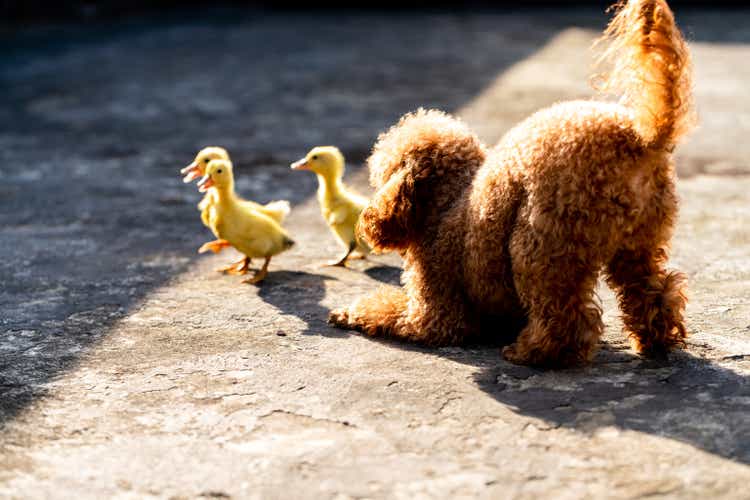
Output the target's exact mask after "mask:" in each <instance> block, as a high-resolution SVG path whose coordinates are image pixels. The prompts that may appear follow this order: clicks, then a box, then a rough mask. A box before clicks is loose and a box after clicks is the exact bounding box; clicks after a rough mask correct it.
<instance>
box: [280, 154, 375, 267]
mask: <svg viewBox="0 0 750 500" xmlns="http://www.w3.org/2000/svg"><path fill="white" fill-rule="evenodd" d="M292 168H293V169H295V170H310V171H312V172H315V174H316V175H317V176H318V184H319V187H318V202H319V203H320V212H321V214H322V215H323V218H324V219H325V221H326V224H328V227H329V228H330V229H331V232H332V233H333V234H334V235H335V236H336V238H337V239H338V240H339V241H340V242H341V243H342V245H343V246H344V248H345V249H346V254H345V255H344V256H343V257H342V258H341V260H339V261H338V262H336V265H343V264H344V263H345V262H346V260H347V259H348V258H349V255H350V254H351V253H352V252H353V251H357V252H359V253H360V254H362V255H363V256H365V255H367V254H368V253H370V248H369V247H368V246H367V244H366V243H365V242H364V241H363V240H361V239H360V238H359V237H358V236H357V233H356V227H357V221H358V220H359V216H360V214H361V213H362V211H363V210H364V209H365V207H366V206H367V203H368V200H367V198H365V197H363V196H360V195H358V194H356V193H354V192H352V191H350V190H349V189H348V188H347V187H346V186H345V185H344V183H343V181H342V177H343V175H344V156H343V155H342V154H341V152H340V151H339V150H338V148H336V147H333V146H319V147H316V148H313V149H312V150H310V152H309V153H307V155H306V156H305V157H304V158H302V159H301V160H299V161H297V162H295V163H293V164H292Z"/></svg>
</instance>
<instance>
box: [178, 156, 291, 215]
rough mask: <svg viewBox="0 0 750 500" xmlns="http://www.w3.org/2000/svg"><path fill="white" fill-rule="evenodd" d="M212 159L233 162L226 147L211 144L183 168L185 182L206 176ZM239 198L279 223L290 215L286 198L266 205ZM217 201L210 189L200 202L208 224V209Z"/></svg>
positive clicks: (200, 208)
mask: <svg viewBox="0 0 750 500" xmlns="http://www.w3.org/2000/svg"><path fill="white" fill-rule="evenodd" d="M211 160H225V161H228V162H231V160H230V159H229V153H228V152H227V150H226V149H224V148H220V147H218V146H209V147H207V148H203V149H201V150H200V151H199V152H198V154H197V155H196V156H195V159H194V160H193V163H191V164H190V165H188V166H187V167H185V168H183V169H182V173H183V174H185V178H184V179H183V180H184V181H185V182H190V181H192V180H194V179H197V178H200V177H201V176H204V175H205V174H206V167H207V166H208V163H209V162H210V161H211ZM237 199H238V202H239V203H241V204H243V205H245V206H246V207H248V208H250V209H253V210H256V211H258V212H260V213H262V214H264V215H267V216H268V217H270V218H272V219H273V220H275V221H276V222H278V223H279V224H281V223H282V222H284V219H286V216H287V215H289V210H290V207H289V202H288V201H286V200H278V201H272V202H270V203H267V204H265V205H261V204H260V203H255V202H254V201H250V200H243V199H241V198H239V197H237ZM215 201H216V200H215V193H214V191H213V190H209V191H208V192H207V193H206V195H205V196H204V197H203V199H202V200H201V202H200V203H198V209H199V210H200V211H201V220H203V223H204V224H206V225H208V221H207V220H206V217H208V211H207V209H208V207H209V206H210V205H211V204H212V203H214V202H215Z"/></svg>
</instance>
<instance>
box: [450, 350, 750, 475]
mask: <svg viewBox="0 0 750 500" xmlns="http://www.w3.org/2000/svg"><path fill="white" fill-rule="evenodd" d="M436 354H437V355H439V356H443V357H447V358H449V359H451V360H454V361H457V362H460V363H465V364H471V365H474V366H477V367H479V371H478V372H477V373H476V374H475V376H474V379H475V382H476V383H477V386H478V387H479V388H480V389H482V390H483V391H484V392H486V393H487V394H489V395H491V396H492V397H493V398H495V399H496V400H497V401H498V402H500V403H502V404H503V405H506V406H508V407H510V408H512V409H514V411H516V412H517V413H519V414H522V415H526V416H530V417H534V418H537V419H542V420H544V421H545V422H547V423H548V424H549V426H550V427H552V428H558V427H563V428H569V429H573V430H576V431H579V432H582V433H584V434H587V435H590V434H593V433H594V432H596V431H597V430H598V429H601V428H604V427H608V426H611V427H614V428H617V429H620V430H630V431H638V432H644V433H647V434H652V435H655V436H660V437H665V438H670V439H674V440H677V441H681V442H683V443H687V444H690V445H692V446H695V447H696V448H700V449H702V450H704V451H707V452H709V453H713V454H715V455H718V456H721V457H723V458H726V459H729V460H733V461H736V462H739V463H743V464H750V425H749V424H748V415H749V414H750V398H748V397H747V394H750V383H749V382H748V377H747V376H746V375H742V374H741V373H738V372H735V371H733V370H732V369H730V368H728V367H725V366H722V365H721V364H718V363H717V362H716V361H712V360H709V359H706V358H701V357H697V356H694V355H692V354H690V353H689V352H687V351H678V352H675V353H672V354H671V355H670V357H669V360H666V361H653V360H648V359H644V358H641V357H640V356H638V355H637V354H635V353H634V352H633V351H632V350H631V349H630V346H629V344H628V343H627V341H626V340H624V339H623V340H622V341H618V342H603V343H602V344H601V345H600V350H599V352H598V353H597V355H596V357H595V359H594V360H593V362H592V363H591V364H590V365H589V366H587V367H584V368H578V369H568V370H538V369H534V368H529V367H524V366H518V365H513V364H511V363H508V362H506V361H503V360H501V358H500V352H499V349H498V348H497V347H495V346H493V347H487V346H475V347H468V348H465V349H464V348H446V349H438V350H437V352H436ZM742 360H750V355H742V356H732V357H729V358H727V359H726V361H727V362H728V363H731V362H736V361H742Z"/></svg>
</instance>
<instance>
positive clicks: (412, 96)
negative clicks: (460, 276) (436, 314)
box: [0, 11, 750, 499]
mask: <svg viewBox="0 0 750 500" xmlns="http://www.w3.org/2000/svg"><path fill="white" fill-rule="evenodd" d="M677 14H678V18H679V19H680V21H681V22H682V25H683V27H684V28H685V31H686V32H687V33H688V35H689V37H690V39H691V40H692V41H693V45H692V46H693V51H694V56H695V71H696V94H697V102H698V105H699V109H700V113H701V123H702V126H701V128H700V129H699V130H697V131H696V132H695V133H694V134H693V136H692V138H691V139H690V141H689V142H688V143H687V144H685V145H684V146H682V147H681V148H680V149H679V151H678V161H679V172H680V177H681V179H680V183H679V186H680V194H681V197H682V213H681V218H680V222H679V226H678V227H677V231H676V237H675V241H674V252H673V259H672V265H673V266H675V267H678V268H681V269H682V270H684V271H685V272H687V273H688V275H689V277H690V283H691V302H690V306H689V309H688V317H689V324H690V331H691V337H690V341H689V345H688V349H687V350H686V351H685V352H680V353H676V354H674V355H673V356H672V357H671V358H670V360H669V361H668V362H665V363H657V362H652V361H646V360H643V359H640V358H639V357H637V356H635V355H634V354H633V352H632V351H631V350H630V349H629V346H628V343H627V340H626V339H625V338H624V337H623V335H622V334H621V332H620V324H619V320H618V318H617V310H616V307H615V304H614V302H613V300H612V296H611V294H610V293H609V291H608V290H606V288H605V287H602V289H601V297H602V300H603V303H604V307H605V311H606V314H605V320H606V324H607V330H606V336H605V338H604V341H603V342H602V345H601V349H600V352H599V354H598V355H597V357H596V359H595V360H594V362H593V364H592V365H591V366H589V367H587V368H582V369H576V370H566V371H557V372H543V371H537V370H533V369H528V368H521V367H516V366H513V365H510V364H508V363H505V362H503V361H501V360H500V357H499V352H498V348H497V347H486V346H474V347H467V348H460V349H459V348H450V349H437V350H435V349H424V348H420V347H415V346H410V345H404V344H398V343H392V342H380V341H374V340H370V339H367V338H363V337H361V336H359V335H356V334H350V333H347V332H343V331H339V330H334V329H331V328H329V327H328V326H327V325H326V322H325V319H326V314H327V312H328V310H329V309H330V308H331V307H335V306H337V305H340V304H343V303H346V302H348V301H350V300H351V299H353V298H355V297H357V296H359V295H360V294H362V293H365V292H366V291H367V290H369V289H371V288H372V287H374V286H376V285H378V284H379V283H381V282H386V283H397V282H398V279H399V270H400V269H399V265H400V264H399V261H398V259H397V258H396V257H393V256H385V257H377V258H374V259H372V261H370V262H358V263H356V264H354V265H353V266H352V268H351V269H348V270H347V269H331V268H321V267H320V263H321V262H323V261H325V260H327V259H330V258H332V257H333V256H334V255H335V254H336V253H337V252H338V251H339V249H338V247H337V245H336V243H335V241H334V240H333V238H332V237H331V235H330V234H329V233H328V232H327V231H326V229H325V227H324V225H323V222H322V219H321V217H320V215H319V213H318V208H317V205H316V202H315V200H314V196H313V195H314V190H315V187H316V183H315V179H314V178H313V177H312V176H311V175H308V174H307V173H304V172H291V171H289V169H288V164H289V163H290V162H291V161H293V160H295V159H297V158H298V157H299V156H301V155H302V154H303V153H305V152H306V150H307V149H308V148H309V147H311V146H313V145H317V144H321V143H328V144H337V145H339V146H340V147H341V148H342V150H343V151H344V153H345V154H346V156H347V158H348V160H349V170H348V179H349V180H350V182H352V183H354V184H356V185H358V186H359V188H360V190H361V191H363V192H367V187H366V183H365V172H364V170H363V169H362V168H361V166H362V164H363V162H364V159H365V158H366V156H367V153H368V151H369V148H370V147H371V145H372V143H373V142H374V140H375V138H376V137H377V134H378V133H379V132H380V131H382V130H383V129H384V128H385V127H387V126H388V125H389V124H391V123H393V122H394V121H395V120H396V119H397V118H398V117H399V115H401V114H402V113H404V112H406V111H409V110H413V109H415V108H417V107H419V106H426V107H440V108H442V109H445V110H448V111H451V112H454V113H457V114H459V115H461V116H462V117H464V118H465V119H466V120H467V121H468V122H469V124H470V125H471V126H472V127H474V128H475V129H476V130H478V131H479V132H480V133H481V135H482V137H483V138H484V139H485V140H486V141H487V142H488V143H492V142H494V141H495V140H497V139H498V138H499V137H500V135H501V134H502V133H503V132H504V131H505V130H507V129H508V128H509V127H510V126H511V125H512V124H513V123H515V122H516V121H517V120H519V119H521V118H523V117H524V116H525V115H527V114H528V113H530V112H532V111H534V110H535V109H538V108H540V107H542V106H545V105H548V104H550V103H553V102H555V101H557V100H561V99H566V98H570V97H584V96H588V95H590V91H589V89H588V86H587V73H588V68H589V62H590V61H591V54H590V52H589V45H590V43H591V41H592V40H593V38H594V37H595V35H596V33H597V32H598V31H599V30H600V29H601V28H602V26H603V25H604V23H605V16H604V15H603V14H602V13H600V12H594V11H580V12H578V11H567V12H562V11H527V12H525V13H511V12H505V13H502V12H500V13H492V12H481V13H475V14H469V13H461V14H456V13H440V12H437V11H434V12H425V13H419V12H413V13H407V14H400V15H395V14H387V13H383V14H376V13H371V14H336V13H334V12H329V13H327V14H317V15H311V14H294V13H283V14H282V13H261V12H255V11H230V12H205V11H195V12H188V13H186V14H185V15H184V16H183V17H181V18H179V19H166V20H165V19H158V20H157V19H130V20H123V21H122V22H121V23H119V24H117V25H114V24H113V25H98V26H78V27H52V28H44V29H41V28H38V29H34V30H30V31H24V32H21V33H18V34H15V35H6V37H5V38H4V39H3V40H2V43H3V48H2V49H1V51H0V90H2V92H0V177H1V178H2V182H0V497H4V498H5V497H8V498H63V497H66V498H147V497H158V498H196V497H201V496H203V497H214V498H226V497H233V498H285V499H286V498H386V497H388V498H424V497H437V498H451V499H453V498H462V497H481V498H603V497H611V498H635V497H653V498H678V497H679V498H738V499H739V498H748V489H747V484H748V482H749V481H750V467H749V466H748V464H750V384H748V373H750V232H749V230H748V225H747V224H748V221H749V220H750V164H749V163H748V158H750V94H748V92H747V89H748V88H750V66H748V64H747V61H748V58H750V45H748V43H750V32H748V31H747V29H746V27H747V26H748V25H749V23H750V13H748V12H742V11H733V12H731V13H726V12H718V11H716V12H713V11H686V12H678V13H677ZM209 144H217V145H223V146H225V147H227V148H228V149H229V150H230V152H231V153H232V154H233V159H234V161H235V165H236V172H237V175H238V190H239V191H240V192H241V193H242V194H243V195H245V196H247V197H251V198H253V199H256V200H259V201H269V200H271V199H277V198H286V199H289V200H291V201H292V202H293V204H294V210H293V212H292V215H291V217H290V220H289V228H290V231H291V232H292V233H293V234H294V236H295V239H296V240H297V241H298V242H299V244H298V246H297V247H295V248H294V249H293V250H292V251H290V252H288V253H286V254H284V255H282V256H280V257H279V258H276V259H274V261H273V262H272V266H271V271H272V272H271V274H270V277H269V278H268V280H267V282H266V283H265V284H264V285H263V286H262V287H260V288H256V287H253V286H247V285H240V284H239V283H238V282H239V279H238V278H236V277H229V276H221V275H219V274H217V273H215V272H214V271H213V268H215V267H217V266H218V265H220V264H223V263H224V262H225V261H227V260H229V258H230V257H233V256H232V255H219V256H210V257H207V256H198V255H197V254H196V249H197V247H198V246H199V245H200V244H201V243H203V242H204V241H207V240H208V239H209V237H210V234H209V233H208V231H207V230H206V229H204V228H203V227H202V226H201V224H200V221H199V218H198V213H197V211H196V209H195V204H196V203H197V201H198V199H199V195H198V193H197V192H196V191H195V188H194V186H186V185H184V184H182V182H181V181H180V178H179V176H178V175H177V171H178V169H179V168H180V167H182V166H184V165H186V164H187V163H188V162H189V161H190V160H191V159H192V156H193V155H194V154H195V152H196V151H197V150H198V149H199V148H200V147H202V146H205V145H209Z"/></svg>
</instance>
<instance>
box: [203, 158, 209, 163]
mask: <svg viewBox="0 0 750 500" xmlns="http://www.w3.org/2000/svg"><path fill="white" fill-rule="evenodd" d="M203 161H204V162H206V163H208V162H210V161H211V158H206V159H205V160H203Z"/></svg>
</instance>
